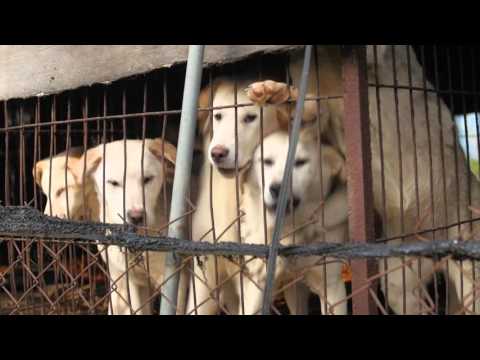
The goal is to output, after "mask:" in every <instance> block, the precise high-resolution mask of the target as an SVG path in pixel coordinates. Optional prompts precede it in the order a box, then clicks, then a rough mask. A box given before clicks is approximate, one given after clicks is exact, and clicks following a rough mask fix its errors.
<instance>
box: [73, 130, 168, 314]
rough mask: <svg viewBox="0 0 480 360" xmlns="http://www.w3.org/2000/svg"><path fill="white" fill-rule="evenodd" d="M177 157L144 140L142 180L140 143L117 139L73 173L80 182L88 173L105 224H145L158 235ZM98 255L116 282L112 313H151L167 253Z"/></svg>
mask: <svg viewBox="0 0 480 360" xmlns="http://www.w3.org/2000/svg"><path fill="white" fill-rule="evenodd" d="M124 146H126V149H125V148H124ZM104 149H105V155H104ZM124 154H126V158H125V156H124ZM175 155H176V149H175V147H174V146H173V145H171V144H169V143H167V142H162V141H161V140H159V139H157V140H151V139H146V140H145V149H144V153H143V156H144V160H143V164H144V174H143V175H144V176H143V179H142V140H126V142H125V144H124V141H123V140H119V141H115V142H112V143H108V144H106V145H105V148H104V145H103V144H102V145H99V146H97V147H95V148H92V149H89V150H88V151H87V152H86V154H85V155H84V156H86V167H85V169H84V166H83V161H84V160H83V158H82V159H81V160H80V161H79V166H77V167H76V168H75V173H76V176H77V178H82V177H83V175H84V174H83V172H84V170H85V178H91V179H92V180H93V182H94V184H95V190H96V194H97V196H98V202H99V204H100V207H99V208H100V212H99V218H100V220H101V221H105V222H106V223H110V224H123V223H124V222H127V223H129V224H133V225H136V226H139V227H142V226H145V227H146V228H147V229H148V230H147V232H148V231H157V230H160V229H161V228H162V227H164V226H165V225H166V224H167V223H168V210H169V209H163V208H162V204H163V202H162V201H161V200H162V199H161V198H162V196H163V191H162V188H163V186H164V185H165V183H166V181H168V179H169V177H171V174H173V172H172V167H173V166H174V164H175ZM104 156H105V157H104ZM103 174H105V178H104V176H103ZM167 196H168V194H167ZM104 208H105V211H104ZM124 210H125V211H124ZM99 251H100V252H101V255H102V258H103V260H104V261H105V262H106V264H107V265H108V268H109V273H110V276H111V279H112V281H113V285H112V290H113V291H112V293H111V305H112V306H111V308H109V313H110V314H131V313H134V314H150V313H151V309H150V307H149V304H148V303H147V302H148V300H149V299H148V295H149V289H148V287H149V285H150V284H153V285H158V284H161V282H162V281H163V278H162V275H163V268H164V261H165V260H164V254H163V253H159V252H148V253H147V252H143V253H141V254H132V253H131V252H129V251H125V250H124V249H121V248H120V247H116V246H110V247H107V248H106V247H104V246H99ZM147 259H148V263H147ZM147 269H148V271H147ZM149 282H150V284H149Z"/></svg>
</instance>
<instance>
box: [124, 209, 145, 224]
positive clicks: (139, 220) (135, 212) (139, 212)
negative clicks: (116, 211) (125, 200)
mask: <svg viewBox="0 0 480 360" xmlns="http://www.w3.org/2000/svg"><path fill="white" fill-rule="evenodd" d="M127 217H128V222H129V223H131V224H133V225H142V224H143V220H144V219H145V210H143V209H131V210H129V211H128V212H127Z"/></svg>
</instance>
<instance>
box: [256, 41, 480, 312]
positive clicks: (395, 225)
mask: <svg viewBox="0 0 480 360" xmlns="http://www.w3.org/2000/svg"><path fill="white" fill-rule="evenodd" d="M317 50H318V67H316V66H315V65H314V64H312V68H311V76H310V78H309V85H308V91H309V93H310V95H316V94H317V84H316V79H317V76H316V74H315V73H318V78H319V79H320V86H319V89H318V90H319V94H320V95H321V96H338V95H342V94H343V90H342V83H343V82H342V69H341V61H340V60H341V56H340V52H339V48H338V47H328V46H327V47H321V46H317ZM394 52H395V59H396V61H395V66H396V79H395V80H396V81H395V80H394V76H393V74H394V72H393V64H394V62H393V55H394ZM408 52H409V54H408ZM367 63H368V80H369V83H376V82H377V81H378V84H379V85H387V86H393V85H400V86H414V87H425V86H424V85H426V88H427V89H430V90H433V86H432V85H431V84H430V83H429V82H428V81H427V80H425V82H424V79H423V71H422V67H421V65H420V64H419V62H418V61H417V59H416V56H415V53H414V52H413V50H412V49H411V48H410V47H408V46H405V45H397V46H395V47H393V45H378V46H377V61H375V56H374V49H373V46H368V47H367ZM302 65H303V53H302V52H299V53H297V54H296V55H294V56H293V60H292V62H291V66H290V73H291V74H292V78H293V85H298V84H299V81H300V74H301V68H302ZM409 70H410V73H411V77H409ZM410 80H411V81H410ZM377 90H378V96H377ZM430 90H426V91H416V90H414V91H412V92H410V91H409V90H408V89H398V90H397V91H395V90H393V89H392V88H388V87H387V88H385V87H382V86H380V87H379V88H378V89H377V88H375V87H370V88H369V103H370V120H371V125H370V126H371V127H370V130H371V137H372V142H371V149H372V167H373V187H374V200H375V208H376V210H377V211H378V213H379V214H380V215H381V216H382V220H383V229H384V233H385V234H384V235H385V236H386V237H387V238H395V237H399V236H401V235H402V234H414V233H415V232H418V231H422V230H427V229H432V228H436V227H443V226H447V228H448V231H445V230H438V231H436V232H435V238H437V239H458V238H460V237H461V234H464V233H466V232H470V229H469V225H468V224H463V225H459V226H451V225H452V224H457V223H459V222H462V221H466V220H469V219H470V218H471V216H472V214H471V212H470V210H469V206H470V205H473V206H474V207H476V208H477V209H478V208H479V206H478V202H479V201H480V187H479V184H478V182H477V181H476V180H474V177H473V176H472V177H471V178H472V180H471V181H470V182H469V180H468V172H469V168H468V164H467V163H466V161H465V156H464V155H463V153H462V151H461V150H460V148H459V146H458V145H457V140H456V138H455V137H456V134H455V131H454V129H453V128H454V124H453V122H452V114H451V113H450V111H449V109H448V108H447V107H446V105H445V104H444V102H443V101H442V100H441V99H440V98H438V97H437V95H436V94H435V93H434V92H432V91H430ZM249 95H250V96H251V97H252V98H253V99H255V100H256V101H259V102H263V103H275V104H281V103H283V102H284V99H285V98H288V97H289V95H292V98H293V99H295V97H296V96H297V95H298V93H297V91H296V89H294V88H292V89H289V88H288V87H287V86H286V84H279V83H275V82H271V81H270V82H262V83H256V84H253V86H252V87H251V88H250V92H249ZM311 103H313V104H315V102H311ZM325 106H327V107H328V109H329V111H330V113H331V117H330V118H329V121H328V122H326V123H325V124H324V125H323V127H322V134H323V136H324V137H325V138H326V139H328V141H329V142H330V143H331V144H333V145H334V146H335V147H336V148H337V149H338V150H339V151H340V152H341V153H342V154H345V142H344V137H343V135H344V129H343V122H342V119H343V114H344V110H343V101H342V100H341V99H340V100H331V101H328V102H326V105H325ZM282 108H283V110H282V111H284V112H285V113H286V116H287V117H288V116H291V113H289V111H288V109H286V107H285V106H283V107H282ZM305 112H306V116H308V113H311V114H312V115H313V114H314V113H315V105H311V106H308V105H307V106H306V108H305ZM412 114H413V115H412ZM380 125H381V127H380ZM380 129H381V132H380ZM413 130H415V131H413ZM382 155H383V161H382ZM468 189H471V193H472V196H471V199H472V200H471V201H470V200H469V199H468ZM383 194H384V195H383ZM384 204H385V205H384ZM449 225H450V227H448V226H449ZM473 234H478V224H474V228H473ZM422 237H423V238H430V239H431V238H433V234H432V233H428V234H423V235H422ZM412 240H417V241H418V237H416V236H414V235H409V236H407V237H406V238H405V239H404V241H412ZM395 242H397V243H398V242H401V240H395V241H394V243H395ZM409 260H411V261H412V262H411V266H408V267H406V270H405V273H404V274H405V281H403V278H402V271H401V270H397V271H394V272H391V273H389V275H388V282H386V281H385V278H382V288H383V290H384V291H387V292H386V293H387V294H388V296H387V297H388V303H389V305H390V307H391V308H392V309H393V310H394V311H395V312H396V313H398V314H402V313H406V314H414V313H419V312H421V313H423V312H426V311H427V309H426V307H425V306H423V305H421V303H420V302H419V301H418V296H423V295H424V294H425V291H424V290H423V289H424V288H425V284H426V283H427V282H429V281H430V280H431V278H432V273H433V271H434V269H433V264H432V262H431V261H430V260H428V259H422V260H421V265H419V260H418V259H406V261H409ZM387 265H388V269H393V268H395V267H399V266H401V265H402V260H400V259H389V260H388V264H387ZM419 269H420V270H421V273H422V279H421V281H419V280H418V279H419V277H420V274H419ZM380 270H381V271H383V270H387V269H386V268H385V266H384V262H383V261H382V262H380ZM462 272H463V273H464V275H463V298H464V300H463V301H462V303H463V304H466V305H467V306H466V308H467V310H470V311H471V310H473V304H474V302H472V301H470V300H471V297H472V291H473V281H472V275H471V274H472V263H471V262H469V261H465V262H463V268H461V267H460V264H459V263H456V262H451V263H450V266H449V269H448V274H447V278H448V279H449V280H450V284H453V285H454V286H452V287H450V291H449V294H450V298H449V304H450V309H449V313H455V312H457V311H459V309H460V308H459V306H458V301H457V300H459V298H460V297H461V289H462V281H461V277H462V276H461V273H462ZM454 290H456V291H454ZM403 294H405V301H404V300H403V298H404V297H403ZM477 297H478V296H477ZM468 303H470V305H468ZM479 309H480V304H479V302H478V301H477V304H476V310H477V311H478V310H479Z"/></svg>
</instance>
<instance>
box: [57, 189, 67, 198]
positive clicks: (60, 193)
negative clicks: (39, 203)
mask: <svg viewBox="0 0 480 360" xmlns="http://www.w3.org/2000/svg"><path fill="white" fill-rule="evenodd" d="M64 191H65V188H61V189H58V190H57V193H56V194H55V196H56V197H59V196H60V195H62V194H63V192H64Z"/></svg>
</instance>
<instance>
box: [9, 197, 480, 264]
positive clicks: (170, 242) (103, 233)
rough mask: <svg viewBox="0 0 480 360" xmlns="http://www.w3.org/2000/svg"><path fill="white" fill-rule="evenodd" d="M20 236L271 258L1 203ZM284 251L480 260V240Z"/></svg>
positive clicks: (246, 247)
mask: <svg viewBox="0 0 480 360" xmlns="http://www.w3.org/2000/svg"><path fill="white" fill-rule="evenodd" d="M2 238H3V239H17V240H19V241H22V240H29V239H39V241H45V242H48V241H50V242H66V241H71V242H82V243H91V244H92V245H93V244H94V245H98V244H103V245H116V246H121V247H126V248H129V249H131V250H133V251H159V252H169V251H173V252H176V253H178V254H181V255H193V256H198V255H207V254H209V255H220V256H226V257H230V256H255V257H259V258H266V257H267V256H268V254H269V249H270V247H269V246H265V245H253V244H239V243H236V242H235V243H234V242H218V243H217V244H212V243H208V242H196V241H190V240H183V239H174V238H169V237H163V236H145V235H141V234H137V233H136V229H135V228H134V227H133V226H127V228H125V227H124V226H123V225H109V224H96V223H87V222H76V221H67V220H60V219H57V218H51V217H48V216H46V215H43V214H42V213H40V212H39V211H37V210H35V209H33V208H29V207H20V206H19V207H15V206H14V207H3V206H0V240H1V239H2ZM278 254H279V255H280V256H284V257H288V256H299V257H306V256H328V257H334V258H339V259H365V258H387V257H400V258H401V257H405V256H411V257H428V258H434V259H441V258H444V257H448V256H451V257H452V258H453V259H456V260H465V259H474V260H480V241H478V240H468V241H457V240H449V241H441V240H437V241H420V242H415V243H405V244H400V245H393V244H376V243H366V244H358V243H355V242H354V241H353V240H352V243H346V244H331V243H328V242H325V243H319V244H315V245H303V246H301V245H296V246H282V245H280V246H279V249H278Z"/></svg>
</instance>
